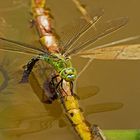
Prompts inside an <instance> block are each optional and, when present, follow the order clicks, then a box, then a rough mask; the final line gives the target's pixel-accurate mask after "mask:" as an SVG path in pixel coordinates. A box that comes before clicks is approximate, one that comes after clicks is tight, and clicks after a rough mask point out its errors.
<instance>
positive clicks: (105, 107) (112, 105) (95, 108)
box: [85, 102, 123, 115]
mask: <svg viewBox="0 0 140 140" xmlns="http://www.w3.org/2000/svg"><path fill="white" fill-rule="evenodd" d="M122 107H123V104H122V103H119V102H107V103H100V104H92V105H86V110H85V114H86V115H91V114H94V113H100V112H107V111H114V110H118V109H121V108H122Z"/></svg>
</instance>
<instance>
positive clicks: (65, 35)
mask: <svg viewBox="0 0 140 140" xmlns="http://www.w3.org/2000/svg"><path fill="white" fill-rule="evenodd" d="M93 13H94V15H93V14H92V15H91V21H89V22H88V21H86V20H85V19H84V18H81V19H78V20H76V21H74V23H71V24H70V25H66V26H65V27H63V29H62V31H63V32H61V33H59V32H58V34H59V35H60V40H59V42H60V44H59V46H61V49H62V53H65V52H66V51H68V50H69V49H70V48H71V47H72V45H73V44H74V42H76V41H77V40H78V39H79V37H81V36H82V35H83V34H84V33H85V32H86V31H87V30H88V29H89V28H91V27H92V26H94V24H95V23H96V22H97V21H98V20H99V19H100V17H101V16H102V15H103V9H98V10H96V11H95V12H93Z"/></svg>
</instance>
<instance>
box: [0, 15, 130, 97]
mask: <svg viewBox="0 0 140 140" xmlns="http://www.w3.org/2000/svg"><path fill="white" fill-rule="evenodd" d="M101 16H102V14H101V13H97V15H95V16H94V17H93V18H92V23H88V22H86V21H85V20H83V19H82V20H80V22H79V23H81V24H80V26H76V27H75V28H74V32H71V33H70V34H68V35H67V36H66V33H64V36H66V38H65V39H64V40H63V39H60V40H59V41H58V44H59V45H58V46H59V47H60V54H50V53H48V52H47V51H46V50H45V49H38V48H35V47H34V46H32V45H28V44H25V43H21V42H17V41H13V40H10V39H6V38H3V37H0V40H1V43H2V46H1V47H0V49H2V50H5V51H8V52H16V53H20V54H23V55H24V54H28V55H29V56H31V57H32V56H33V55H35V56H34V57H33V58H32V59H31V60H30V61H29V62H28V63H27V64H26V65H25V66H24V72H23V76H22V79H21V81H20V83H24V82H27V81H28V78H29V75H30V73H31V71H32V69H33V67H35V64H36V63H37V62H38V61H39V60H43V61H44V62H45V63H47V64H49V65H50V66H51V67H52V68H53V70H55V71H56V72H57V73H58V75H59V76H60V77H61V78H62V80H61V82H60V83H59V84H60V86H62V85H63V80H65V81H67V82H70V83H72V82H73V81H74V80H75V79H76V77H77V74H76V70H75V68H74V67H73V66H72V63H71V58H70V57H71V56H73V55H76V54H78V53H79V52H80V51H81V50H83V49H86V48H87V47H88V46H90V45H92V44H93V43H94V42H95V41H97V40H98V39H100V38H102V37H104V36H106V35H108V34H110V33H112V32H114V31H116V30H118V29H119V28H121V27H122V26H124V25H125V24H126V23H127V21H128V19H127V18H118V19H114V20H110V21H107V22H106V23H104V24H103V25H102V26H101V27H100V28H99V29H97V28H95V27H94V26H95V23H96V22H97V21H98V20H99V19H100V17H101ZM77 25H79V24H77ZM77 27H78V28H77ZM96 31H97V33H94V32H96ZM66 32H67V31H66ZM67 33H68V32H67ZM62 38H64V37H62ZM5 43H7V44H14V46H13V47H12V48H11V47H10V46H6V45H3V44H5ZM97 48H98V47H97ZM20 57H21V56H20ZM53 79H54V77H53V78H52V79H51V81H50V82H49V83H52V84H51V85H50V86H52V85H53V84H54V81H53ZM58 86H59V85H56V86H55V87H49V89H51V90H53V89H54V90H55V89H56V88H57V87H58ZM46 88H47V87H46ZM51 99H55V98H54V97H52V98H51Z"/></svg>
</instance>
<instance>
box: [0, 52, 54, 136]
mask: <svg viewBox="0 0 140 140" xmlns="http://www.w3.org/2000/svg"><path fill="white" fill-rule="evenodd" d="M28 59H30V58H29V57H28V56H27V55H26V56H25V55H21V54H17V53H8V52H6V53H5V51H0V132H1V134H3V133H4V135H5V136H9V135H10V136H11V135H12V136H20V135H23V134H27V133H33V132H38V131H40V130H43V129H45V128H49V127H51V125H52V122H53V120H54V118H53V117H51V113H49V111H46V110H45V109H44V107H43V106H42V104H41V103H40V101H39V100H38V98H37V97H36V96H35V95H34V92H33V90H32V88H31V87H30V85H29V84H28V83H27V84H19V81H20V79H21V77H22V73H23V69H22V66H23V65H24V64H25V63H26V62H27V61H28ZM39 92H40V91H39V90H38V94H39ZM40 94H41V93H40ZM24 124H25V125H26V124H27V125H28V127H24ZM34 125H36V126H37V127H34Z"/></svg>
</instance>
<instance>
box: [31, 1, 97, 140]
mask: <svg viewBox="0 0 140 140" xmlns="http://www.w3.org/2000/svg"><path fill="white" fill-rule="evenodd" d="M32 14H33V20H34V23H35V25H36V28H37V31H38V33H39V36H40V42H41V44H42V45H43V47H44V48H45V49H46V50H47V51H48V52H49V53H59V46H57V41H56V37H55V33H54V30H53V28H52V26H51V18H50V17H51V16H50V12H49V10H47V9H45V0H32ZM60 79H61V78H60V77H58V78H57V82H59V81H60ZM63 89H64V90H62V89H60V90H59V92H60V93H59V95H60V101H61V103H62V105H63V107H64V111H65V114H66V116H67V118H68V119H69V121H70V122H71V124H72V126H73V127H74V129H75V131H76V132H77V133H78V135H79V137H80V138H81V139H82V140H95V139H96V138H95V136H94V133H93V131H92V129H91V127H90V125H89V123H88V122H87V121H86V120H85V118H84V116H83V113H82V112H81V110H80V108H79V104H78V100H77V98H76V97H75V96H73V94H72V93H71V92H72V91H71V87H70V83H69V82H66V81H64V82H63ZM64 91H65V93H64ZM66 93H67V94H66ZM98 140H99V139H98Z"/></svg>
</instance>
